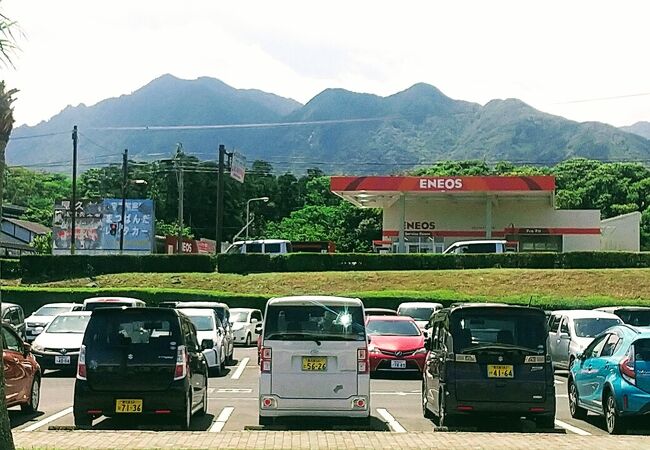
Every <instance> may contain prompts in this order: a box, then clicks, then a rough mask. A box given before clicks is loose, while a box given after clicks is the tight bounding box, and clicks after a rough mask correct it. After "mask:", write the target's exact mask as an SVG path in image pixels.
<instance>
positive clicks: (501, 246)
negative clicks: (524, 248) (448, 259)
mask: <svg viewBox="0 0 650 450" xmlns="http://www.w3.org/2000/svg"><path fill="white" fill-rule="evenodd" d="M507 242H508V241H506V240H497V239H494V240H491V239H483V240H480V241H458V242H454V243H453V244H451V245H450V246H449V247H447V249H446V250H445V251H444V252H442V253H443V255H444V254H449V253H505V252H507V251H510V248H506V243H507Z"/></svg>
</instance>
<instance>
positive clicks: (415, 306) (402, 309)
mask: <svg viewBox="0 0 650 450" xmlns="http://www.w3.org/2000/svg"><path fill="white" fill-rule="evenodd" d="M440 309H442V303H434V302H404V303H400V305H399V306H398V307H397V315H398V316H408V317H412V318H413V320H415V323H416V324H417V326H418V327H419V328H420V329H421V330H423V329H424V327H425V326H426V325H427V324H428V323H429V319H431V316H432V315H433V313H434V312H436V311H438V310H440Z"/></svg>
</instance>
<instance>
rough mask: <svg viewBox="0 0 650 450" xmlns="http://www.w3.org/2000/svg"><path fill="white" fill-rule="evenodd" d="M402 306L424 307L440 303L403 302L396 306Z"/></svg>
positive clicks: (440, 304)
mask: <svg viewBox="0 0 650 450" xmlns="http://www.w3.org/2000/svg"><path fill="white" fill-rule="evenodd" d="M403 306H412V307H414V308H426V307H427V306H442V303H437V302H404V303H400V304H399V306H398V308H401V307H403Z"/></svg>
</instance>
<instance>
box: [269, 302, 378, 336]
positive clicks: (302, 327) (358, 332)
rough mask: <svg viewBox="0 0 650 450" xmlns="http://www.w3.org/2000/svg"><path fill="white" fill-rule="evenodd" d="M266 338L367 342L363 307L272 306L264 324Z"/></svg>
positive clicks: (315, 303) (312, 304)
mask: <svg viewBox="0 0 650 450" xmlns="http://www.w3.org/2000/svg"><path fill="white" fill-rule="evenodd" d="M264 338H265V339H270V340H276V339H277V340H302V341H306V340H318V341H322V340H323V341H327V340H339V341H340V340H345V341H363V340H365V339H366V332H365V327H364V326H363V313H362V309H361V307H360V306H354V305H349V306H348V305H345V306H342V305H325V304H322V303H320V302H317V301H314V302H312V303H311V304H309V305H282V304H280V305H272V306H269V307H268V310H267V317H266V321H265V323H264Z"/></svg>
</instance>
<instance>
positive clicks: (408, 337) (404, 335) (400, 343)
mask: <svg viewBox="0 0 650 450" xmlns="http://www.w3.org/2000/svg"><path fill="white" fill-rule="evenodd" d="M366 333H368V336H369V337H370V344H369V345H368V354H369V358H370V373H371V374H372V373H375V372H422V368H423V367H424V361H425V359H426V353H427V351H426V349H425V348H424V334H423V333H422V331H421V330H420V328H418V326H417V324H416V323H415V320H413V319H412V318H411V317H408V316H369V317H367V318H366Z"/></svg>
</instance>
